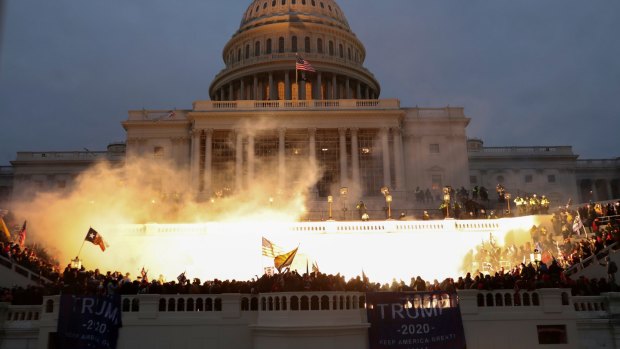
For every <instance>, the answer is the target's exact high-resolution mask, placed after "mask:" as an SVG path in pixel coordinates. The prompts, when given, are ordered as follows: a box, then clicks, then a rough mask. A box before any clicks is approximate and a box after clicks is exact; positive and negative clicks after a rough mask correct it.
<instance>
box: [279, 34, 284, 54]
mask: <svg viewBox="0 0 620 349" xmlns="http://www.w3.org/2000/svg"><path fill="white" fill-rule="evenodd" d="M278 52H280V53H284V37H282V36H281V37H280V38H279V39H278Z"/></svg>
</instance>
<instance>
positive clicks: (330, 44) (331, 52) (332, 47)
mask: <svg viewBox="0 0 620 349" xmlns="http://www.w3.org/2000/svg"><path fill="white" fill-rule="evenodd" d="M329 55H330V56H333V55H334V42H333V41H331V40H330V41H329Z"/></svg>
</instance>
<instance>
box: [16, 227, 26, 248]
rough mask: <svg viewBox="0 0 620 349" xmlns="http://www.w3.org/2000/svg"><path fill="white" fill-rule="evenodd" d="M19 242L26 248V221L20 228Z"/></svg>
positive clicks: (20, 245)
mask: <svg viewBox="0 0 620 349" xmlns="http://www.w3.org/2000/svg"><path fill="white" fill-rule="evenodd" d="M17 243H18V244H19V247H21V248H24V244H25V243H26V221H24V225H22V228H21V229H20V230H19V235H18V239H17Z"/></svg>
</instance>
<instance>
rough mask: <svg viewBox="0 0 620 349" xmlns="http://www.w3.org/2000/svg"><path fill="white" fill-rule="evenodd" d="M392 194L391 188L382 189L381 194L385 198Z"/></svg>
mask: <svg viewBox="0 0 620 349" xmlns="http://www.w3.org/2000/svg"><path fill="white" fill-rule="evenodd" d="M389 193H390V188H388V187H385V186H384V187H381V194H383V196H386V195H388V194H389Z"/></svg>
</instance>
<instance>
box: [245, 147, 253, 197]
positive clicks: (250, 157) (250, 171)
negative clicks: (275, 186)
mask: <svg viewBox="0 0 620 349" xmlns="http://www.w3.org/2000/svg"><path fill="white" fill-rule="evenodd" d="M247 159H248V178H247V179H246V188H251V187H252V181H254V135H248V156H247Z"/></svg>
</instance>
